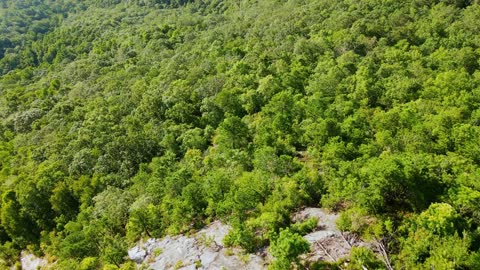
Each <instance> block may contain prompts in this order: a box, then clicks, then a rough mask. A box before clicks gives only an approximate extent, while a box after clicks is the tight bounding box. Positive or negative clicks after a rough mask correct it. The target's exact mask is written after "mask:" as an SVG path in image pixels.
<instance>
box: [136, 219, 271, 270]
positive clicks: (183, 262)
mask: <svg viewBox="0 0 480 270" xmlns="http://www.w3.org/2000/svg"><path fill="white" fill-rule="evenodd" d="M229 229H230V227H229V226H227V225H224V224H222V223H220V222H219V221H216V222H213V223H212V224H210V225H209V226H207V227H206V228H204V229H202V230H201V231H199V232H198V233H196V234H195V235H193V236H185V235H180V236H177V237H170V236H166V237H165V238H163V239H148V240H147V241H146V242H144V243H140V244H138V245H137V246H135V247H133V248H131V249H130V250H129V251H128V254H129V257H130V259H132V260H134V261H135V262H137V263H138V264H140V265H144V266H147V267H148V269H155V270H156V269H158V270H163V269H184V270H187V269H245V270H247V269H248V270H250V269H251V270H262V269H266V264H267V263H266V261H265V259H264V258H262V257H261V256H259V255H256V254H243V253H242V251H241V250H239V249H230V248H225V247H224V246H223V244H222V240H223V238H224V237H225V235H226V234H227V233H228V230H229Z"/></svg>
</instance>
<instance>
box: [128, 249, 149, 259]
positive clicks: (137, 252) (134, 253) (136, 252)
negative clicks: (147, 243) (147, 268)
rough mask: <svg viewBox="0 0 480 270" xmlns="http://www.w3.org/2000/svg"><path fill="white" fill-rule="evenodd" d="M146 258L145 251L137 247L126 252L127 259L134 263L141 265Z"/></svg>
mask: <svg viewBox="0 0 480 270" xmlns="http://www.w3.org/2000/svg"><path fill="white" fill-rule="evenodd" d="M146 256H147V251H146V250H145V249H143V248H140V247H139V246H135V247H133V248H131V249H129V250H128V257H129V258H130V259H131V260H132V261H134V262H136V263H142V262H143V260H144V259H145V257H146Z"/></svg>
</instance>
